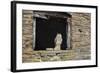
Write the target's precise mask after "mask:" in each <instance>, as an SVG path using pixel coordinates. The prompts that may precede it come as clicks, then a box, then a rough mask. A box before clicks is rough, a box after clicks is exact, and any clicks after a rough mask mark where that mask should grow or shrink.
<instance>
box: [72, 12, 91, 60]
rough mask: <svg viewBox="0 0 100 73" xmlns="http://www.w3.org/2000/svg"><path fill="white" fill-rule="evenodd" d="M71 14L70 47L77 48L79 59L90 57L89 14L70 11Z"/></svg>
mask: <svg viewBox="0 0 100 73" xmlns="http://www.w3.org/2000/svg"><path fill="white" fill-rule="evenodd" d="M71 15H72V27H71V28H72V41H71V42H72V49H73V50H78V51H79V52H78V53H79V58H80V59H88V58H90V48H91V47H90V46H91V43H90V42H91V14H90V13H71Z"/></svg>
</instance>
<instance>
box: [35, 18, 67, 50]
mask: <svg viewBox="0 0 100 73" xmlns="http://www.w3.org/2000/svg"><path fill="white" fill-rule="evenodd" d="M67 29H68V27H67V19H66V18H60V17H49V18H48V19H43V18H36V41H35V50H46V48H54V47H55V43H54V39H55V37H56V35H57V33H60V34H61V35H62V44H61V50H66V48H67Z"/></svg>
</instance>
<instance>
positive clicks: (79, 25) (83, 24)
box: [22, 10, 91, 62]
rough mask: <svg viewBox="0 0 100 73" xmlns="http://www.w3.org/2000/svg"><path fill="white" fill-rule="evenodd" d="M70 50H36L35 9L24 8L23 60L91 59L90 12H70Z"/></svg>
mask: <svg viewBox="0 0 100 73" xmlns="http://www.w3.org/2000/svg"><path fill="white" fill-rule="evenodd" d="M70 14H71V15H72V18H71V24H70V27H71V31H70V34H71V36H70V40H71V41H70V42H71V44H70V46H71V48H70V50H66V51H52V50H51V51H49V50H46V51H34V50H33V49H32V47H33V11H31V10H23V18H22V19H23V21H22V24H23V27H22V29H23V30H22V46H23V55H22V57H23V59H22V60H23V62H41V61H66V60H85V59H90V58H91V57H90V55H91V53H90V48H91V47H90V45H91V43H90V40H91V38H90V37H91V28H90V26H91V25H90V24H91V21H90V20H91V19H90V18H91V14H89V13H76V12H73V13H70Z"/></svg>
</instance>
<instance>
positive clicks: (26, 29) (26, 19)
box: [22, 10, 33, 52]
mask: <svg viewBox="0 0 100 73" xmlns="http://www.w3.org/2000/svg"><path fill="white" fill-rule="evenodd" d="M32 16H33V11H31V10H23V18H22V47H23V52H24V51H32V44H33V43H32V42H33V36H32V35H33V34H32V33H33V31H32V30H33V17H32Z"/></svg>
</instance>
